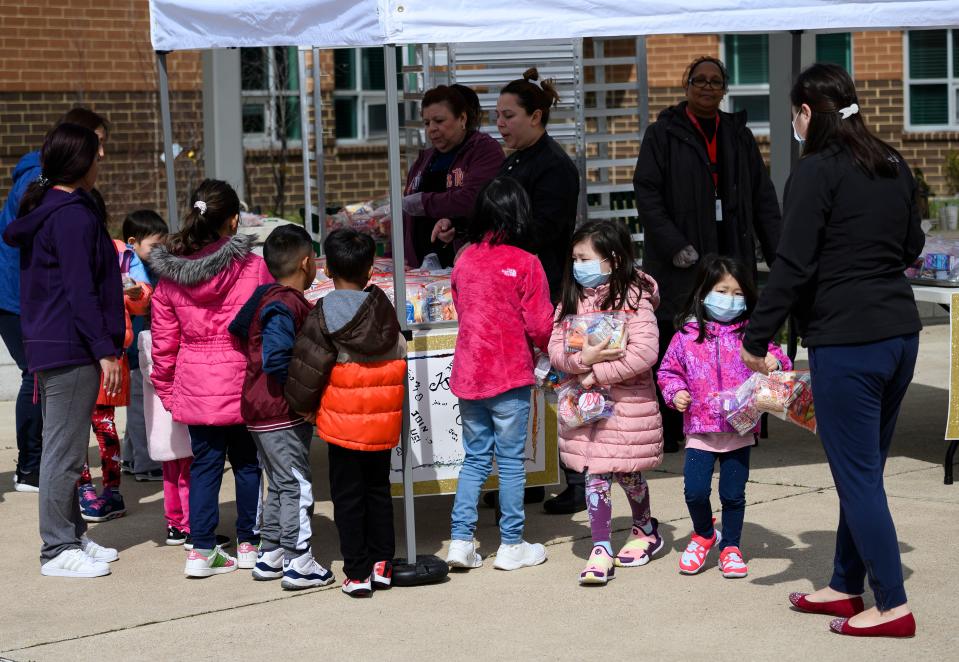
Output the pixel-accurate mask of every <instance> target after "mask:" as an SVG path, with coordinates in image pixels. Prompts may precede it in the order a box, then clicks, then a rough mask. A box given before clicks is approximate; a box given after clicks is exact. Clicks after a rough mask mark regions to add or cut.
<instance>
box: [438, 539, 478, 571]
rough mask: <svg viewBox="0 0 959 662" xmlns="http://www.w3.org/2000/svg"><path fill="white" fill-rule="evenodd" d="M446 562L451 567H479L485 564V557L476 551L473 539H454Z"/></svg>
mask: <svg viewBox="0 0 959 662" xmlns="http://www.w3.org/2000/svg"><path fill="white" fill-rule="evenodd" d="M446 562H447V563H448V564H449V566H450V567H451V568H479V567H481V566H482V565H483V557H482V556H480V555H479V552H477V551H476V545H475V544H473V541H471V540H452V541H450V551H449V552H447V553H446Z"/></svg>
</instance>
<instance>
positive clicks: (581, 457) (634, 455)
mask: <svg viewBox="0 0 959 662" xmlns="http://www.w3.org/2000/svg"><path fill="white" fill-rule="evenodd" d="M646 277H647V278H648V279H649V281H650V282H651V283H652V285H653V293H652V294H650V293H648V292H641V293H640V292H637V291H636V290H634V291H633V293H632V295H631V300H634V301H635V299H636V295H637V294H641V298H640V299H639V305H638V308H637V310H636V311H630V312H627V333H628V338H627V342H626V356H625V357H624V358H622V359H620V360H618V361H604V362H602V363H597V364H595V365H593V367H592V371H593V374H594V375H595V376H596V381H597V382H598V383H599V384H602V385H607V386H609V387H610V395H611V396H612V398H613V401H614V405H613V416H612V418H609V419H606V420H602V421H600V422H598V423H595V424H593V425H588V426H584V427H581V428H577V429H575V430H570V431H568V432H565V433H562V434H561V435H560V439H559V455H560V458H562V460H563V464H564V465H565V466H567V467H569V468H570V469H574V470H576V471H584V470H588V471H589V472H590V473H597V474H598V473H607V472H611V471H617V472H632V471H646V470H647V469H653V468H655V467H658V466H659V465H660V463H661V462H662V461H663V422H662V419H661V418H660V415H659V404H658V403H657V401H656V386H655V382H654V381H653V379H654V378H653V366H655V365H656V360H657V358H658V355H659V330H658V327H657V325H656V316H655V315H654V311H655V310H656V307H657V306H658V305H659V288H658V286H657V285H656V283H655V282H654V281H653V279H652V278H649V276H646ZM607 289H608V286H607V285H601V286H600V287H599V288H597V289H587V290H585V295H586V296H585V298H584V299H583V300H581V301H580V303H579V311H578V312H579V313H591V312H596V311H597V310H598V305H599V303H600V302H602V301H603V299H605V298H606V292H607ZM557 314H558V310H557ZM549 358H550V362H551V363H552V364H553V367H555V368H556V369H557V370H562V371H563V372H566V373H569V374H573V375H581V374H585V373H587V372H589V370H590V368H588V367H587V366H585V365H583V363H582V362H581V361H580V360H579V354H578V353H577V354H567V353H566V351H565V347H564V333H563V327H562V320H557V323H556V325H555V326H554V327H553V335H552V337H551V338H550V341H549Z"/></svg>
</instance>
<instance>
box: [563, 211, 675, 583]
mask: <svg viewBox="0 0 959 662" xmlns="http://www.w3.org/2000/svg"><path fill="white" fill-rule="evenodd" d="M634 264H635V260H634V258H633V244H632V239H631V237H630V235H629V230H628V229H627V227H626V225H625V224H624V223H618V222H615V221H592V222H589V223H586V224H585V225H583V226H582V227H580V229H578V230H577V231H576V233H575V234H574V235H573V253H572V258H571V262H570V264H569V266H567V269H566V276H565V279H564V283H563V295H562V300H561V302H560V305H559V307H557V309H556V317H555V325H554V326H553V335H552V337H551V338H550V341H549V358H550V362H551V363H552V364H553V366H554V367H555V368H556V369H558V370H561V371H563V372H565V373H568V374H570V375H572V376H575V377H576V378H577V379H579V381H580V383H581V384H582V385H583V386H585V387H589V386H593V385H598V386H604V387H607V388H608V389H609V390H610V396H611V397H612V400H613V402H614V404H613V415H612V417H611V418H608V419H604V420H601V421H599V422H596V423H593V424H591V425H587V426H583V427H579V428H575V429H572V430H563V431H561V432H560V441H559V450H560V459H562V461H563V466H565V467H568V468H570V469H573V470H575V471H585V472H586V505H587V512H588V514H589V525H590V529H591V531H592V535H593V551H592V552H591V553H590V555H589V561H588V562H587V565H586V568H585V569H584V570H583V572H581V573H580V575H579V582H580V584H606V582H608V581H609V580H610V579H612V578H613V577H614V573H615V566H641V565H646V564H647V563H649V561H650V560H651V559H652V557H653V555H655V554H656V553H657V552H659V551H660V550H661V549H662V548H663V538H662V536H660V535H659V531H658V525H657V522H656V520H655V519H654V518H653V517H651V516H650V509H649V490H648V488H647V485H646V478H645V477H644V476H643V474H642V472H643V471H647V470H649V469H653V468H655V467H658V466H659V464H660V462H662V459H663V425H662V419H661V418H660V415H659V404H658V403H657V402H656V388H655V384H654V381H653V366H655V365H656V359H657V358H658V347H659V330H658V328H657V326H656V315H655V314H654V311H655V310H656V307H657V306H658V305H659V292H658V289H657V286H656V283H655V282H654V281H653V279H652V278H650V277H649V276H647V275H646V274H644V273H643V272H642V271H640V270H639V269H637V268H636V267H635V266H634ZM599 311H625V313H626V319H627V322H626V331H627V339H626V346H625V347H624V348H623V349H622V350H613V349H606V345H608V344H609V342H608V341H607V342H606V343H605V344H602V345H589V344H587V345H586V346H585V347H584V348H583V349H582V351H580V352H577V353H575V354H567V353H566V346H565V345H566V343H565V335H566V334H565V331H564V329H563V320H564V319H565V318H566V317H567V316H568V315H579V314H584V313H592V312H599ZM613 483H619V484H620V485H621V486H622V488H623V490H624V491H625V492H626V495H627V496H628V497H629V505H630V508H631V509H632V513H633V527H632V531H631V532H630V535H629V537H628V538H627V540H626V544H625V545H624V546H623V547H622V549H621V550H620V551H619V553H618V554H617V555H616V556H615V557H614V556H613V548H612V544H611V541H610V539H611V537H612V536H611V529H612V501H611V494H610V491H611V489H612V485H613Z"/></svg>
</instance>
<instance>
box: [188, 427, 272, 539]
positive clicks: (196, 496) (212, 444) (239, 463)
mask: <svg viewBox="0 0 959 662" xmlns="http://www.w3.org/2000/svg"><path fill="white" fill-rule="evenodd" d="M190 445H191V446H192V447H193V464H191V465H190V535H191V536H192V538H193V546H194V547H195V548H196V549H213V546H214V545H215V544H216V527H217V525H218V524H219V523H220V485H221V484H222V482H223V468H224V466H225V463H226V459H227V458H228V457H229V458H230V466H231V467H232V468H233V480H234V481H235V482H236V542H237V544H240V543H243V542H248V543H252V544H254V545H258V544H260V531H259V522H258V521H257V520H258V514H259V509H260V496H261V492H260V463H259V461H258V459H257V455H256V445H255V444H254V443H253V436H252V435H251V434H250V433H249V431H248V430H247V429H246V426H245V425H227V426H217V425H191V426H190Z"/></svg>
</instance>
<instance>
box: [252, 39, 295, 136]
mask: <svg viewBox="0 0 959 662" xmlns="http://www.w3.org/2000/svg"><path fill="white" fill-rule="evenodd" d="M240 87H241V100H242V103H243V142H244V144H245V145H247V146H250V147H266V146H270V145H275V144H277V143H283V142H287V143H289V142H299V140H300V135H301V127H300V97H299V94H300V91H299V90H300V85H299V67H298V63H297V50H296V47H293V46H273V47H269V48H241V49H240Z"/></svg>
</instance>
